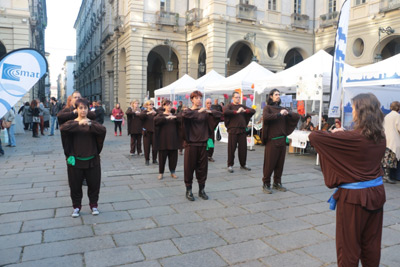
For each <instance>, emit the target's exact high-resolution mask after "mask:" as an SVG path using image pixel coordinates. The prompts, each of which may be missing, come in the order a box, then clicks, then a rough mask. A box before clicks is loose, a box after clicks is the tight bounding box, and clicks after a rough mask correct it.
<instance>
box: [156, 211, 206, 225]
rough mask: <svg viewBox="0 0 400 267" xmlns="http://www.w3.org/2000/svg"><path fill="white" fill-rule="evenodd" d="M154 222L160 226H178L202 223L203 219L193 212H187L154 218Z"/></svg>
mask: <svg viewBox="0 0 400 267" xmlns="http://www.w3.org/2000/svg"><path fill="white" fill-rule="evenodd" d="M154 221H155V222H156V223H157V224H158V225H159V226H168V225H177V224H183V223H190V222H198V221H202V218H201V217H200V216H199V215H197V214H196V213H193V212H185V213H179V214H172V215H164V216H157V217H154Z"/></svg>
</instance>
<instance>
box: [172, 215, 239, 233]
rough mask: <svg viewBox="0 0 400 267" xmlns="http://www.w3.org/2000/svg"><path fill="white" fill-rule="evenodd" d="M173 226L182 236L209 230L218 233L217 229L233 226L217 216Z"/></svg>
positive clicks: (221, 229)
mask: <svg viewBox="0 0 400 267" xmlns="http://www.w3.org/2000/svg"><path fill="white" fill-rule="evenodd" d="M173 227H174V228H175V229H176V231H178V232H179V233H180V234H181V235H182V236H191V235H198V234H204V233H208V232H210V231H213V232H215V233H218V232H219V231H223V230H226V229H229V228H232V227H233V226H232V225H231V224H229V223H228V222H226V221H224V220H223V219H220V218H217V219H211V220H207V221H201V222H193V223H185V224H178V225H174V226H173Z"/></svg>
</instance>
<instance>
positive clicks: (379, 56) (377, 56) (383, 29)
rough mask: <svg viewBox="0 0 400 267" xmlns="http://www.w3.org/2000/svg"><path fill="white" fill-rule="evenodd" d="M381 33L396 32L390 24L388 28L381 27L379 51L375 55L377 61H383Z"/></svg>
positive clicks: (389, 33)
mask: <svg viewBox="0 0 400 267" xmlns="http://www.w3.org/2000/svg"><path fill="white" fill-rule="evenodd" d="M381 33H386V34H387V35H391V34H392V33H394V29H393V28H392V27H390V26H387V27H386V28H383V27H379V30H378V53H377V54H376V56H375V61H376V62H378V61H381V60H382V53H381Z"/></svg>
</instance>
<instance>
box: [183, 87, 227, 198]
mask: <svg viewBox="0 0 400 267" xmlns="http://www.w3.org/2000/svg"><path fill="white" fill-rule="evenodd" d="M202 97H203V94H202V93H201V92H200V91H194V92H192V93H191V94H190V101H192V104H193V105H192V107H191V108H190V109H189V108H188V109H185V110H183V112H182V120H183V123H182V124H183V133H184V140H185V156H184V164H183V172H184V181H185V186H186V198H187V199H188V200H189V201H194V200H195V198H194V196H193V193H192V184H193V173H194V172H196V179H197V182H198V184H199V197H200V198H202V199H204V200H207V199H208V196H207V194H206V192H205V191H204V188H205V186H206V180H207V173H208V157H207V141H208V139H209V138H210V136H211V135H212V133H213V131H214V129H212V128H211V125H213V123H214V120H215V119H220V117H221V115H222V114H221V112H218V111H215V110H207V109H206V108H202V107H201V106H202Z"/></svg>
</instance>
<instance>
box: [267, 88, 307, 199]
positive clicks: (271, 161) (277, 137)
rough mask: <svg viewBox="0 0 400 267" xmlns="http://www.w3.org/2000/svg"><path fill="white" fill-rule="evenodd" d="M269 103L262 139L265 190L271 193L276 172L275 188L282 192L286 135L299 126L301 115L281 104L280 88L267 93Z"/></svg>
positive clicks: (284, 189)
mask: <svg viewBox="0 0 400 267" xmlns="http://www.w3.org/2000/svg"><path fill="white" fill-rule="evenodd" d="M267 99H268V100H267V105H266V106H265V107H264V109H263V131H262V140H263V142H264V144H265V149H264V166H263V178H262V181H263V191H264V192H265V193H267V194H271V193H272V190H271V175H272V173H274V184H273V188H274V189H276V190H279V191H282V192H285V191H286V188H284V187H283V186H282V172H283V165H284V164H285V156H286V136H288V135H290V134H291V133H292V132H293V131H294V129H295V128H296V126H297V122H298V121H299V119H300V115H299V114H297V113H293V112H289V111H287V110H286V109H284V108H283V107H281V106H279V105H280V104H281V95H280V92H279V90H278V89H272V90H271V92H270V93H269V94H268V95H267Z"/></svg>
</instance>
